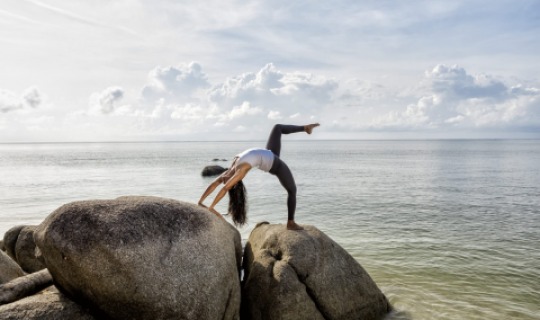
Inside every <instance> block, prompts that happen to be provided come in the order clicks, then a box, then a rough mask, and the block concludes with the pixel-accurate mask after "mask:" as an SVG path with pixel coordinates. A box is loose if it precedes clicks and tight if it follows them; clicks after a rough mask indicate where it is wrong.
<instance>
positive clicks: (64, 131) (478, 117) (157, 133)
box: [0, 0, 540, 142]
mask: <svg viewBox="0 0 540 320" xmlns="http://www.w3.org/2000/svg"><path fill="white" fill-rule="evenodd" d="M539 35H540V2H539V1H537V0H520V1H506V0H504V1H493V0H492V1H474V0H473V1H460V0H455V1H417V0H412V1H384V0H382V1H352V0H351V1H347V0H337V1H331V2H326V1H279V0H278V1H230V0H223V1H213V0H211V1H199V2H192V1H170V0H153V1H146V0H123V1H103V0H96V1H80V0H72V1H59V0H37V1H34V0H3V1H2V2H0V142H32V141H134V140H136V141H146V140H229V139H231V140H233V139H234V140H236V139H264V138H265V137H266V135H267V133H268V131H269V129H270V128H271V126H272V124H273V123H277V122H280V123H299V124H303V123H307V122H314V121H317V122H320V123H321V124H322V126H321V128H320V130H318V131H317V135H316V136H315V138H320V139H337V138H345V139H346V138H365V139H371V138H389V139H400V138H428V139H429V138H540V76H539V74H540V63H539V62H540V61H539V57H540V41H539V40H540V39H539V38H540V37H539Z"/></svg>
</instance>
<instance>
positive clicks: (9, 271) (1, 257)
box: [0, 250, 24, 285]
mask: <svg viewBox="0 0 540 320" xmlns="http://www.w3.org/2000/svg"><path fill="white" fill-rule="evenodd" d="M22 276H24V271H23V270H22V269H21V267H20V266H19V265H18V264H17V262H15V261H14V260H13V259H11V257H10V256H8V255H7V254H6V253H5V252H4V251H1V250H0V285H2V284H4V283H6V282H9V281H11V280H13V279H15V278H18V277H22Z"/></svg>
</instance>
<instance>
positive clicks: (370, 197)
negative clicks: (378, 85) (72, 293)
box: [0, 137, 540, 320]
mask: <svg viewBox="0 0 540 320" xmlns="http://www.w3.org/2000/svg"><path fill="white" fill-rule="evenodd" d="M264 145H265V143H264V141H238V142H223V141H220V142H152V143H146V142H141V143H51V144H46V143H42V144H0V194H1V196H0V237H1V235H2V234H3V233H4V232H5V231H7V230H8V229H9V228H11V227H13V226H15V225H20V224H39V223H40V222H41V221H42V220H43V219H44V218H45V217H46V216H47V215H48V214H50V213H51V212H52V211H54V210H55V209H56V208H58V207H59V206H61V205H62V204H65V203H68V202H71V201H76V200H87V199H112V198H115V197H118V196H123V195H151V196H160V197H167V198H173V199H178V200H181V201H187V202H193V203H197V201H198V200H199V197H200V196H201V194H202V192H203V191H204V190H205V188H206V187H207V186H208V184H209V183H210V182H211V181H212V180H213V178H205V177H202V176H201V171H202V169H203V168H204V167H205V166H208V165H220V166H223V167H227V166H229V165H230V163H231V160H232V159H233V157H234V155H235V154H237V153H239V152H241V151H243V150H244V149H247V148H252V147H264ZM281 158H282V159H283V161H285V162H286V163H287V164H288V166H289V167H290V168H291V170H292V172H293V175H294V178H295V180H296V184H297V189H298V200H297V203H298V205H297V211H296V220H297V222H298V223H299V224H310V225H314V226H316V227H317V228H319V229H320V230H322V231H323V232H325V233H326V234H327V235H329V236H330V237H331V238H332V239H334V240H335V241H336V242H337V243H338V244H340V245H341V246H342V247H344V248H345V249H346V250H347V251H348V252H349V253H350V254H351V255H352V256H353V257H354V258H355V259H356V260H357V261H358V262H359V263H360V264H361V265H362V266H363V267H364V268H365V269H366V271H367V272H368V273H369V274H370V275H371V277H372V278H373V279H374V281H375V282H376V283H377V285H378V286H379V287H380V288H381V289H382V291H383V292H384V293H385V295H386V296H387V297H388V299H389V300H390V302H391V304H392V305H393V306H394V308H395V309H396V312H394V313H392V314H391V315H390V316H389V317H388V319H394V320H395V319H501V320H508V319H540V140H415V141H404V140H396V141H391V140H384V141H320V140H308V141H298V140H294V141H293V140H288V139H287V137H284V139H283V141H282V151H281ZM244 183H245V185H246V188H247V190H248V196H249V211H248V224H247V225H245V226H244V227H242V228H240V229H239V231H240V233H241V234H242V238H243V241H244V242H245V241H247V239H248V237H249V233H250V231H251V230H252V229H253V227H254V226H255V224H256V223H258V222H261V221H268V222H270V223H285V222H286V218H287V206H286V197H287V194H286V192H285V190H284V189H283V188H282V187H281V185H280V184H279V181H278V180H277V179H276V178H275V177H274V176H272V175H270V174H268V173H265V172H263V171H260V170H252V171H251V172H250V173H249V174H248V176H247V177H246V178H245V179H244ZM211 199H213V195H212V196H210V198H209V199H208V200H206V204H209V202H210V200H211ZM216 208H217V210H218V211H219V212H221V213H226V211H227V201H226V199H224V200H223V201H222V202H221V203H220V204H219V205H218V206H217V207H216ZM227 219H229V218H227ZM229 221H230V219H229Z"/></svg>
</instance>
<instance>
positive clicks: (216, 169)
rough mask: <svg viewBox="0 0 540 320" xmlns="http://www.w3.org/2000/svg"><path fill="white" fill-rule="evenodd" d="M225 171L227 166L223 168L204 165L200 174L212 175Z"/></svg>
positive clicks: (204, 175)
mask: <svg viewBox="0 0 540 320" xmlns="http://www.w3.org/2000/svg"><path fill="white" fill-rule="evenodd" d="M225 171H227V168H223V167H222V166H206V167H204V168H203V170H202V172H201V175H202V176H203V177H212V176H217V175H220V174H222V173H223V172H225Z"/></svg>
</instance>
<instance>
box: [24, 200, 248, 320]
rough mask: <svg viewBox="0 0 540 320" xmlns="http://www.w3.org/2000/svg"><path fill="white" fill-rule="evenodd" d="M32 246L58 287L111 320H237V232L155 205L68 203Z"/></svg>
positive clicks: (187, 209)
mask: <svg viewBox="0 0 540 320" xmlns="http://www.w3.org/2000/svg"><path fill="white" fill-rule="evenodd" d="M34 238H35V241H36V245H37V246H38V248H39V249H40V251H41V255H42V259H43V261H44V262H45V265H46V266H47V268H48V269H49V270H50V272H51V274H52V276H53V278H54V281H55V285H56V286H57V287H58V288H59V289H60V291H61V292H63V293H66V294H67V295H68V296H69V297H70V298H72V299H73V300H75V301H81V302H84V303H85V304H88V305H91V306H92V307H94V308H97V309H100V310H101V311H102V312H103V313H104V314H106V315H108V316H109V317H111V318H114V319H237V318H238V315H239V309H240V280H239V268H240V261H241V255H242V248H241V238H240V234H239V232H238V231H237V230H236V229H235V228H234V227H233V226H232V225H230V224H229V223H227V222H226V221H224V220H222V219H219V218H218V217H216V216H215V215H214V214H212V213H211V212H210V211H208V210H206V209H204V208H201V207H199V206H196V205H194V204H190V203H185V202H180V201H175V200H171V199H164V198H157V197H120V198H117V199H115V200H90V201H80V202H73V203H69V204H67V205H64V206H62V207H60V208H59V209H57V210H56V211H54V212H53V213H52V214H51V215H50V216H49V217H47V218H46V219H45V221H44V222H43V223H42V224H41V225H39V226H38V228H37V229H36V231H35V234H34Z"/></svg>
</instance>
